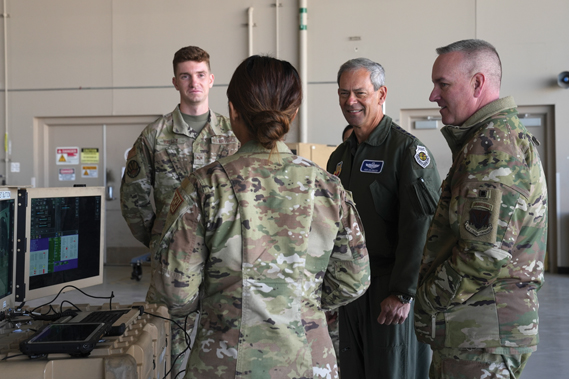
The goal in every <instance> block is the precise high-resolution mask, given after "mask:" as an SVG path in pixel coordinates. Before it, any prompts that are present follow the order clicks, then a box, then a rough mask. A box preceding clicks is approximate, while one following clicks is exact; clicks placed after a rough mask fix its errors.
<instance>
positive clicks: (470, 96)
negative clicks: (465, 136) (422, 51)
mask: <svg viewBox="0 0 569 379" xmlns="http://www.w3.org/2000/svg"><path fill="white" fill-rule="evenodd" d="M432 80H433V84H434V85H435V86H434V88H433V91H432V92H431V96H429V100H430V101H432V102H436V103H437V104H438V105H439V107H441V109H440V110H439V112H440V114H441V116H442V118H443V123H444V124H445V125H454V126H461V125H462V124H463V123H464V122H465V121H466V120H468V118H470V116H472V115H473V114H474V112H476V111H477V110H478V109H477V104H476V98H475V97H474V89H475V87H474V81H473V75H470V73H469V72H468V70H467V69H466V68H465V65H464V57H463V54H462V53H461V52H452V53H447V54H443V55H439V57H438V58H437V60H436V61H435V64H434V65H433V74H432Z"/></svg>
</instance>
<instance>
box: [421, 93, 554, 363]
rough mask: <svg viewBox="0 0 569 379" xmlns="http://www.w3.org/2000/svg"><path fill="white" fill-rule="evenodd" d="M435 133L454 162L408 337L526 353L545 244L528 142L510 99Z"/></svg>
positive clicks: (534, 337) (543, 198) (542, 201)
mask: <svg viewBox="0 0 569 379" xmlns="http://www.w3.org/2000/svg"><path fill="white" fill-rule="evenodd" d="M442 131H443V134H444V136H445V138H446V139H447V141H448V143H449V145H450V147H451V150H452V154H453V165H452V167H451V169H450V171H449V173H448V176H447V177H446V179H445V181H444V182H443V185H442V195H441V199H440V201H439V204H438V207H437V210H436V212H435V217H434V219H433V222H432V224H431V227H430V229H429V232H428V235H427V243H426V246H425V250H424V254H423V262H422V266H421V271H420V274H419V275H420V276H419V280H420V282H419V288H418V290H417V301H416V303H415V330H416V333H417V337H418V338H419V340H421V341H423V342H426V343H429V344H431V347H433V348H443V347H447V348H457V349H463V348H464V349H466V348H484V349H486V350H487V351H490V352H495V353H501V354H508V352H511V351H513V350H515V351H517V352H527V351H531V350H534V349H535V345H536V344H537V343H538V315H537V310H538V302H537V290H538V289H539V288H540V287H541V285H542V284H543V279H544V277H543V269H544V267H543V260H544V257H545V251H546V243H547V187H546V182H545V175H544V171H543V168H542V165H541V161H540V158H539V155H538V152H537V148H536V146H535V145H534V144H536V143H537V141H536V140H535V138H534V137H533V136H532V135H531V134H529V133H528V131H527V130H526V128H525V127H524V126H523V124H522V123H521V122H520V120H519V119H518V117H517V109H516V105H515V103H514V100H513V99H512V98H511V97H507V98H504V99H500V100H496V101H494V102H492V103H490V104H488V105H486V106H485V107H483V108H482V109H480V110H479V111H478V112H476V113H475V114H474V115H472V116H471V117H470V118H469V119H468V120H467V121H466V122H465V124H464V126H461V127H455V126H445V127H444V128H443V130H442Z"/></svg>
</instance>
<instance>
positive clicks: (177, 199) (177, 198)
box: [170, 190, 184, 214]
mask: <svg viewBox="0 0 569 379" xmlns="http://www.w3.org/2000/svg"><path fill="white" fill-rule="evenodd" d="M183 201H184V199H182V196H181V195H180V194H179V193H178V190H176V192H174V198H173V199H172V202H171V203H170V213H172V214H174V212H176V210H177V209H178V207H179V206H180V204H182V202H183Z"/></svg>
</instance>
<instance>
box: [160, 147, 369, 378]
mask: <svg viewBox="0 0 569 379" xmlns="http://www.w3.org/2000/svg"><path fill="white" fill-rule="evenodd" d="M156 259H157V260H158V259H159V260H160V262H161V266H160V270H161V274H162V275H161V276H159V275H156V276H154V278H153V280H154V285H155V286H156V288H157V290H158V291H159V292H160V293H161V294H162V295H163V298H164V299H165V300H166V303H167V304H168V306H169V308H170V310H171V312H172V313H173V314H182V315H183V314H187V313H188V312H191V311H192V310H194V309H195V308H196V307H197V306H198V300H199V301H200V307H201V315H200V326H199V329H198V334H197V338H196V343H195V345H194V349H193V350H192V352H191V355H190V359H189V362H188V373H187V374H186V377H187V378H212V377H216V378H217V377H220V378H261V377H262V378H275V379H276V378H335V377H337V367H336V357H335V354H334V349H333V346H332V343H331V340H330V337H329V336H328V328H327V327H326V318H325V315H324V312H323V308H324V309H333V308H337V307H338V306H340V305H344V304H347V303H348V302H350V301H352V300H354V299H356V298H357V297H359V296H361V295H362V294H363V293H364V292H365V290H366V289H367V287H368V285H369V282H370V269H369V259H368V255H367V249H366V247H365V241H364V238H363V230H362V223H361V220H360V218H359V216H358V213H357V211H356V208H355V205H354V203H353V201H352V200H351V195H350V194H349V193H348V192H347V191H345V190H344V189H343V188H342V186H341V184H340V181H339V180H338V179H337V178H335V177H334V176H333V175H331V174H328V173H326V172H325V171H324V170H322V169H320V168H319V167H317V166H316V165H315V164H314V163H312V162H310V161H308V160H306V159H303V158H301V157H298V156H294V155H292V154H291V152H290V150H289V149H288V148H287V147H286V145H285V144H284V143H283V142H277V146H276V151H273V152H271V151H270V150H268V149H265V148H263V147H262V146H261V145H260V144H257V143H256V142H255V141H250V142H248V143H246V144H245V145H244V146H243V147H242V148H241V149H240V150H239V152H238V153H237V154H235V155H233V156H231V157H227V158H223V159H221V160H220V161H218V162H216V163H214V164H212V165H210V166H207V167H205V168H203V169H201V170H198V171H196V172H194V173H193V174H191V175H190V177H189V179H187V180H186V181H184V183H182V186H181V187H180V188H179V189H178V190H177V191H176V194H175V195H174V199H173V200H172V203H171V206H170V214H169V216H168V218H167V220H166V228H165V231H164V234H163V239H162V241H161V242H160V244H159V247H158V249H157V250H156Z"/></svg>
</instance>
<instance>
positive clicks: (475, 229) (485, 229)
mask: <svg viewBox="0 0 569 379" xmlns="http://www.w3.org/2000/svg"><path fill="white" fill-rule="evenodd" d="M492 208H493V207H492V204H488V203H484V202H481V201H475V202H474V203H472V207H471V208H470V212H469V215H470V218H469V219H468V221H466V222H465V224H464V228H465V229H466V230H467V231H468V232H469V233H470V234H472V235H474V236H476V237H480V236H483V235H485V234H488V233H490V232H491V231H492V223H491V222H490V219H491V218H492Z"/></svg>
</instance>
